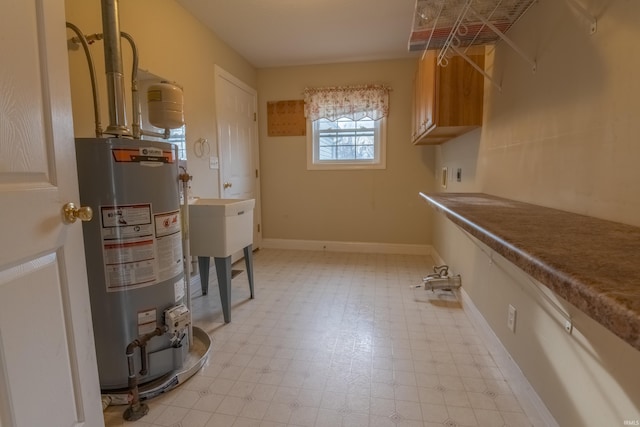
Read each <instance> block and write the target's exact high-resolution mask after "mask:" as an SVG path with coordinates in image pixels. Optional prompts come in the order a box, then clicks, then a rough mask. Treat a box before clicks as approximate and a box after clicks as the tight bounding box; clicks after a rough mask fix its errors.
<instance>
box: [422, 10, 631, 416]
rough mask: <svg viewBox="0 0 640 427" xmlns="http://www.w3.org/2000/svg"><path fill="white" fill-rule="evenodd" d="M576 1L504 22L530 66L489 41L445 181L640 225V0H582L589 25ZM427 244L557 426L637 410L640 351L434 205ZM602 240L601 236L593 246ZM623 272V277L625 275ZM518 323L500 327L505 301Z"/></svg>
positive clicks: (441, 156)
mask: <svg viewBox="0 0 640 427" xmlns="http://www.w3.org/2000/svg"><path fill="white" fill-rule="evenodd" d="M570 3H571V2H563V1H560V2H557V1H551V0H546V1H540V2H538V3H537V4H535V5H534V6H533V7H532V8H531V10H530V11H529V12H528V13H527V14H526V15H525V16H524V18H523V19H522V20H521V21H520V22H518V23H517V24H516V26H514V28H513V29H512V30H511V31H510V32H509V36H510V37H511V38H513V39H514V40H515V41H516V42H517V44H518V45H519V46H520V47H521V48H522V49H523V51H524V52H526V53H528V54H530V55H531V56H532V57H535V58H536V59H537V65H538V66H537V71H536V72H535V73H534V72H533V71H532V69H531V67H530V66H529V65H528V64H527V63H526V62H525V61H523V60H522V59H521V58H520V57H519V56H518V55H517V54H515V53H514V51H513V50H511V48H509V47H508V46H507V45H506V44H504V43H500V44H498V46H497V47H496V49H495V51H491V52H490V53H489V58H488V59H489V64H490V65H489V72H490V73H491V74H492V75H493V76H494V77H495V79H496V80H497V81H499V82H501V83H502V91H501V92H499V91H497V90H496V89H495V88H493V87H492V86H491V84H490V83H488V82H487V83H486V85H485V90H486V96H485V118H484V125H483V127H482V130H481V131H480V132H477V133H475V134H469V135H467V136H465V137H462V138H458V139H457V140H454V141H451V142H448V143H446V144H444V145H442V146H440V147H438V148H437V153H436V168H437V169H439V168H441V167H442V166H447V167H448V168H449V170H450V171H452V170H455V169H457V168H458V167H460V168H462V169H463V173H462V177H463V180H462V182H461V183H457V182H455V181H453V180H450V181H449V182H450V185H449V187H448V189H447V191H482V192H485V193H489V194H494V195H498V196H503V197H507V198H511V199H516V200H521V201H525V202H532V203H536V204H540V205H545V206H550V207H554V208H559V209H563V210H568V211H572V212H577V213H583V214H587V215H592V216H596V217H600V218H605V219H610V220H614V221H619V222H624V223H628V224H632V225H636V226H640V216H639V215H638V212H640V198H638V194H639V193H638V191H639V190H638V189H639V187H638V185H639V183H640V168H639V167H638V165H637V162H638V159H640V144H638V134H639V133H640V120H638V119H637V116H640V101H639V99H640V79H638V78H637V75H636V74H637V70H638V69H640V68H639V67H640V49H639V48H638V45H637V42H638V40H640V26H638V17H639V16H640V3H638V2H634V1H624V0H617V1H613V0H603V1H588V2H580V3H581V4H585V5H587V6H588V7H589V9H590V10H591V11H592V12H593V13H594V14H595V15H596V16H597V17H598V31H597V33H596V34H594V35H590V34H589V31H588V24H587V22H586V21H585V20H584V19H583V18H582V17H581V16H580V15H579V14H578V13H577V12H575V10H574V9H572V8H571V6H570ZM434 223H435V224H434V246H435V248H436V250H437V251H438V253H439V254H440V255H441V256H442V258H443V259H444V260H445V261H447V262H448V263H449V264H450V265H451V266H452V267H453V269H454V270H455V271H457V272H460V273H461V274H462V275H463V276H464V279H463V283H464V288H465V290H466V291H467V292H468V293H469V295H470V296H471V298H472V299H473V301H474V303H475V304H476V305H477V306H478V308H479V309H480V311H481V312H482V314H483V316H484V317H485V318H486V319H487V320H488V322H489V323H490V325H491V326H492V328H493V329H494V331H495V332H496V334H497V335H498V337H499V338H500V340H501V341H502V342H503V344H504V345H505V346H506V347H507V349H508V351H509V352H510V353H511V355H512V356H513V357H514V359H515V360H516V362H517V363H518V364H519V366H520V368H521V369H522V370H523V372H524V374H525V375H526V376H527V378H528V379H529V381H530V382H531V384H532V385H533V386H534V388H535V389H536V391H537V392H538V393H539V394H540V396H541V397H542V399H543V400H544V402H545V403H546V405H547V406H548V408H549V409H550V410H551V412H552V413H553V415H554V416H555V417H556V419H557V421H558V422H559V424H560V425H561V426H564V425H567V426H569V425H585V426H602V425H622V424H623V421H624V420H626V419H630V420H638V419H640V371H639V370H638V368H637V367H638V366H640V352H639V351H637V350H635V349H633V348H632V347H631V346H629V345H628V344H626V343H624V342H622V341H621V340H619V339H618V338H617V337H615V336H613V335H612V334H611V333H609V332H608V331H606V330H604V329H603V328H602V327H601V326H600V325H599V324H597V323H595V322H594V321H592V320H591V319H589V318H587V317H586V316H585V315H584V314H582V313H580V312H579V311H577V310H576V309H575V308H574V307H572V306H571V305H570V304H568V303H566V302H565V301H562V300H559V299H557V298H556V297H554V296H553V295H548V296H549V297H550V298H551V299H554V300H555V301H556V302H555V304H557V305H558V306H560V307H561V308H562V310H563V311H565V312H567V313H569V314H571V315H572V317H573V320H574V325H575V330H574V332H573V334H572V335H569V334H567V333H566V332H565V331H564V319H563V318H562V316H560V315H559V314H558V313H559V312H558V310H557V309H556V308H554V307H553V304H550V303H549V302H548V300H547V298H545V297H542V296H541V290H540V289H543V290H544V289H546V288H538V287H536V285H535V282H534V281H533V280H532V279H531V278H529V277H528V276H526V275H524V274H523V273H522V272H521V271H519V270H517V269H515V268H513V267H512V266H511V265H510V264H509V263H508V262H506V261H504V260H502V259H501V258H500V257H499V256H497V255H496V254H494V253H492V252H491V251H490V250H488V249H487V248H486V247H483V246H482V245H481V244H479V243H478V242H477V241H475V240H474V239H471V238H470V237H468V236H467V235H466V234H465V233H464V232H462V231H460V230H459V229H458V228H457V227H455V226H454V225H452V224H451V223H450V222H449V221H448V220H446V219H444V218H443V217H442V216H440V215H437V216H436V218H435V220H434ZM594 250H597V248H594ZM620 280H624V278H620ZM508 304H513V305H515V306H516V308H517V309H518V328H517V329H516V333H515V334H513V333H511V332H510V331H508V330H507V328H506V319H507V306H508Z"/></svg>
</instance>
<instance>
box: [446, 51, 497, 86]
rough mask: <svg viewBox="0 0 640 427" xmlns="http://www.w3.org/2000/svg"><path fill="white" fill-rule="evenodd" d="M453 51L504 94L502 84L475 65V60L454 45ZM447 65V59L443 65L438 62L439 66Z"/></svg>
mask: <svg viewBox="0 0 640 427" xmlns="http://www.w3.org/2000/svg"><path fill="white" fill-rule="evenodd" d="M451 49H453V51H454V52H455V53H457V54H458V55H460V57H461V58H462V59H464V60H465V61H467V62H468V63H469V65H471V66H472V67H473V68H475V70H476V71H477V72H479V73H480V74H482V75H483V76H484V78H485V79H487V80H489V81H490V82H491V84H492V85H494V86H495V87H496V88H497V89H498V91H500V92H502V85H501V84H499V83H498V82H496V81H495V80H494V79H493V77H491V76H490V75H489V73H487V72H486V71H485V70H483V69H482V68H480V66H479V65H478V64H476V63H475V61H474V60H473V59H471V58H469V57H468V56H467V55H465V54H464V52H463V51H462V50H461V49H459V48H457V47H455V46H453V45H452V46H451ZM446 64H447V58H444V60H443V62H442V63H441V62H440V61H438V65H441V66H446Z"/></svg>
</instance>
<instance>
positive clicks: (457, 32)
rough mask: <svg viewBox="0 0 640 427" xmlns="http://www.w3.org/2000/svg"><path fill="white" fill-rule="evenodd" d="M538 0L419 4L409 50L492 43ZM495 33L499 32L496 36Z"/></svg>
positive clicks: (460, 0)
mask: <svg viewBox="0 0 640 427" xmlns="http://www.w3.org/2000/svg"><path fill="white" fill-rule="evenodd" d="M535 2H536V0H417V1H416V10H415V15H414V22H413V29H412V32H411V37H410V39H409V50H410V51H417V50H430V49H444V50H448V49H449V47H450V46H451V45H453V46H454V47H456V48H464V47H467V46H472V45H482V44H489V43H493V42H495V41H496V40H498V39H499V38H500V37H501V35H500V33H499V32H502V33H506V32H507V31H508V30H509V28H511V26H512V25H513V24H514V23H515V22H516V21H517V20H518V19H519V18H520V16H522V15H523V14H524V13H525V12H526V11H527V10H528V9H529V7H530V6H531V5H532V4H533V3H535ZM496 30H497V31H498V32H496Z"/></svg>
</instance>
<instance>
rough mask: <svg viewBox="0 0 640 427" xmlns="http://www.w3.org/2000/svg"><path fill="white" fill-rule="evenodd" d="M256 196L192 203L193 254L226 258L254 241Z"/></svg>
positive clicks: (191, 243) (197, 200)
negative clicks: (253, 197) (252, 197)
mask: <svg viewBox="0 0 640 427" xmlns="http://www.w3.org/2000/svg"><path fill="white" fill-rule="evenodd" d="M254 206H255V200H254V199H194V200H193V202H191V201H190V202H189V240H190V245H189V248H190V250H191V255H193V256H200V257H217V258H225V257H228V256H231V255H233V254H234V253H236V252H238V251H240V250H242V249H244V248H245V247H247V246H249V245H251V244H252V243H253V207H254Z"/></svg>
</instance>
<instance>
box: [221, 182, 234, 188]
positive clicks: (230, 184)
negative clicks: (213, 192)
mask: <svg viewBox="0 0 640 427" xmlns="http://www.w3.org/2000/svg"><path fill="white" fill-rule="evenodd" d="M222 186H223V187H224V188H225V189H227V188H231V187H232V186H233V184H232V183H230V182H225V183H224V184H223V185H222Z"/></svg>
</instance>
